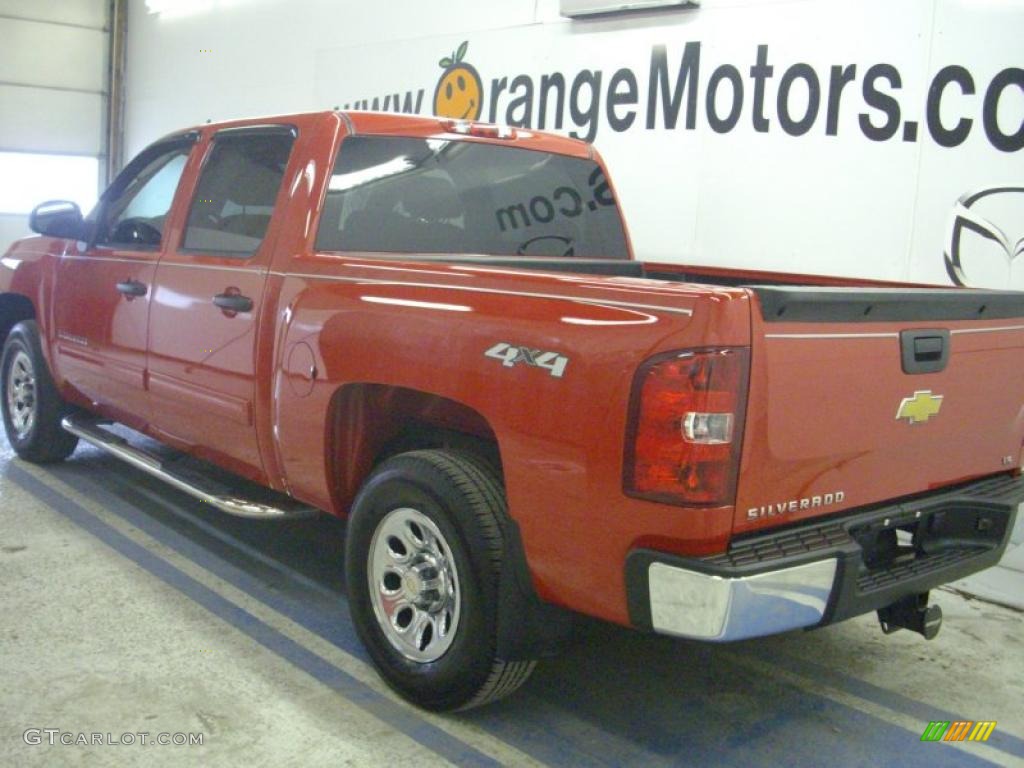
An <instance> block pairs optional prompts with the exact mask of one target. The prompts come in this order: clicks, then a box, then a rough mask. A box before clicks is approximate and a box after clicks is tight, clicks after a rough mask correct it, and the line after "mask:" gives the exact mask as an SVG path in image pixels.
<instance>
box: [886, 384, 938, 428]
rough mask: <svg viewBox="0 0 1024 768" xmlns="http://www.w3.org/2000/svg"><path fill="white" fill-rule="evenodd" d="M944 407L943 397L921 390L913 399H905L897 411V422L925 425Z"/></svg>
mask: <svg viewBox="0 0 1024 768" xmlns="http://www.w3.org/2000/svg"><path fill="white" fill-rule="evenodd" d="M941 407H942V395H933V394H932V391H931V390H930V389H919V390H917V391H916V392H915V393H914V394H913V395H912V396H911V397H904V398H903V402H901V403H900V407H899V409H898V410H897V411H896V420H897V421H899V420H900V419H906V420H907V423H908V424H924V423H925V422H926V421H928V419H930V418H931V417H932V416H935V415H936V414H937V413H938V412H939V409H940V408H941Z"/></svg>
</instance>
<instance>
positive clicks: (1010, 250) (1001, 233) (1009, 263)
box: [945, 184, 1024, 288]
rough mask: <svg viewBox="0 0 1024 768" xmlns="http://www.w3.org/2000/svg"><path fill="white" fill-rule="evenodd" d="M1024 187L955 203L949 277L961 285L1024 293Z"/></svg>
mask: <svg viewBox="0 0 1024 768" xmlns="http://www.w3.org/2000/svg"><path fill="white" fill-rule="evenodd" d="M1022 254H1024V184H1022V185H1005V186H998V187H991V188H989V189H983V190H980V191H978V192H970V193H968V194H966V195H964V196H963V197H961V198H960V199H959V200H957V202H956V206H955V207H954V209H953V218H952V220H951V222H950V230H949V240H948V241H947V244H946V254H945V255H946V271H947V272H949V277H950V279H951V280H952V281H953V282H954V283H956V284H957V285H963V286H970V287H972V288H1024V258H1018V257H1020V256H1021V255H1022Z"/></svg>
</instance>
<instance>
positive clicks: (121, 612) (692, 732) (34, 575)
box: [0, 438, 1024, 768]
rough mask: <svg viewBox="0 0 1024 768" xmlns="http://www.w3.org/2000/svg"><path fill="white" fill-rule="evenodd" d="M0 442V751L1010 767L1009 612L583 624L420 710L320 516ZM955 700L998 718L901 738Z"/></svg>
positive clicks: (977, 604) (1015, 678)
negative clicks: (528, 662) (922, 633)
mask: <svg viewBox="0 0 1024 768" xmlns="http://www.w3.org/2000/svg"><path fill="white" fill-rule="evenodd" d="M0 445H2V446H3V448H2V449H0V511H2V514H0V610H2V616H3V621H2V624H0V664H2V671H3V674H2V677H0V680H2V682H0V686H2V691H3V695H2V697H0V755H3V758H2V759H0V762H2V764H3V765H5V766H6V765H12V766H23V765H24V766H36V765H38V766H53V765H62V766H77V765H89V766H107V765H111V766H115V765H116V766H120V765H131V766H134V765H146V766H154V767H155V766H164V765H167V766H180V765H197V764H201V765H204V766H220V765H225V766H226V765H230V766H235V765H245V766H247V767H248V768H256V767H257V766H263V765H267V766H274V768H282V767H284V766H293V765H294V766H303V768H317V767H318V766H332V767H337V766H346V765H353V766H363V765H373V766H377V765H424V766H426V765H443V764H446V763H453V764H458V765H495V764H504V765H515V766H529V765H544V764H548V765H581V766H582V765H586V766H612V765H615V766H618V765H643V766H663V765H726V766H732V765H735V766H744V767H745V766H751V765H757V766H771V765H786V766H792V765H821V764H823V763H831V764H833V765H836V766H847V765H864V766H877V765H888V764H896V765H901V766H926V765H927V766H929V767H931V766H943V765H958V766H960V765H967V766H971V765H990V764H997V765H1024V738H1022V737H1024V709H1022V707H1021V703H1022V702H1024V664H1022V663H1021V658H1022V652H1024V647H1022V646H1024V632H1022V630H1024V616H1022V614H1021V613H1019V612H1016V611H1013V610H1009V609H1006V608H1002V607H999V606H995V605H991V604H988V603H985V602H981V601H977V600H966V599H964V598H963V597H962V596H960V595H958V594H955V593H952V592H941V591H940V592H938V593H936V594H935V599H936V602H938V603H939V604H940V605H941V606H942V608H943V610H944V612H945V616H946V622H945V625H944V627H943V630H942V632H941V633H940V635H939V637H938V638H937V639H935V640H934V641H932V642H926V641H925V640H923V639H922V638H920V637H918V636H917V635H912V634H910V633H907V632H900V633H897V634H896V635H893V636H891V637H886V636H883V635H882V634H881V632H880V631H879V630H878V628H877V625H876V622H875V618H874V616H866V617H861V618H859V619H855V620H852V621H848V622H845V623H843V624H840V625H837V626H834V627H827V628H825V629H822V630H819V631H815V632H809V633H791V634H789V635H785V636H780V637H773V638H766V639H761V640H755V641H748V642H744V643H739V644H735V645H730V646H711V645H702V644H698V643H690V642H682V641H675V640H670V639H667V638H661V637H652V636H642V635H640V634H637V633H633V632H629V631H626V630H623V629H620V628H617V627H612V626H607V625H602V624H599V623H597V622H584V623H582V624H581V626H580V627H579V632H578V635H579V637H578V639H577V641H576V642H575V644H574V645H573V647H572V648H571V650H570V651H569V652H567V653H566V654H565V655H564V656H562V657H560V658H558V659H554V660H549V661H546V662H543V663H542V664H541V665H540V666H539V668H538V670H537V672H536V673H535V675H534V677H533V678H532V680H531V681H530V682H529V683H528V684H527V686H526V687H525V688H524V689H523V690H522V691H521V692H520V693H519V694H518V695H516V696H514V697H513V698H512V699H510V700H507V701H505V702H502V703H500V704H498V705H495V706H493V707H490V708H488V709H484V710H481V711H476V712H473V713H469V714H465V715H459V716H452V717H437V716H432V715H427V714H424V713H422V712H419V711H417V710H415V709H413V708H411V707H409V706H407V705H405V704H404V703H402V702H400V701H399V700H397V699H396V698H394V697H393V696H392V695H391V694H390V693H388V692H387V691H386V689H385V688H384V686H383V685H382V684H381V683H380V682H379V680H378V679H377V677H376V675H375V674H374V672H373V670H372V669H371V668H370V667H369V665H368V663H367V659H366V655H365V653H364V652H363V650H362V649H361V647H360V646H359V644H358V641H357V640H356V638H355V634H354V632H353V629H352V626H351V623H350V620H349V617H348V612H347V607H346V604H345V600H344V588H343V584H342V582H341V551H342V538H343V527H342V526H341V525H339V524H337V523H336V522H333V521H330V520H312V521H302V522H290V523H253V522H247V521H241V520H234V519H230V518H227V517H224V516H222V515H219V514H218V513H216V512H213V511H212V510H210V509H208V508H204V505H202V504H200V503H198V502H194V501H192V500H190V499H189V498H188V497H185V496H183V495H182V494H179V493H177V492H175V491H172V490H170V489H167V488H166V487H164V486H162V485H160V484H159V483H157V482H155V481H151V480H150V479H148V478H146V477H145V476H143V475H142V474H141V473H138V472H136V471H134V470H132V469H130V468H128V467H125V466H123V465H120V464H118V463H117V462H116V461H115V460H113V459H110V458H107V457H105V456H103V455H101V454H99V453H98V452H96V451H94V450H92V449H90V448H88V447H82V448H79V450H78V452H76V454H75V455H74V457H73V458H72V459H71V460H70V461H68V462H66V463H65V464H62V465H59V466H56V467H48V468H45V469H43V468H39V467H34V466H32V465H29V464H26V463H24V462H21V461H19V460H14V459H12V458H11V454H10V450H9V449H8V448H7V447H6V443H5V442H3V440H2V438H0ZM957 719H968V720H996V721H998V725H997V727H996V730H995V732H994V734H993V735H992V737H991V738H990V740H989V741H988V742H987V743H984V744H976V743H967V744H956V745H950V744H945V743H922V742H921V741H920V737H921V733H922V732H923V730H924V729H925V726H926V725H927V723H928V722H929V721H930V720H957ZM28 729H39V730H40V731H42V729H57V730H58V731H59V732H61V733H65V734H68V735H66V736H64V738H65V740H72V741H73V740H75V739H76V738H77V737H78V734H86V736H85V738H86V739H87V740H88V739H89V738H91V737H90V736H89V734H92V733H98V734H102V737H101V738H102V739H104V740H108V737H107V734H109V735H110V739H109V740H113V741H118V740H120V739H121V738H122V735H123V734H140V733H147V734H148V736H147V737H146V739H147V742H151V741H153V740H154V739H155V738H157V734H160V733H166V734H179V733H184V734H189V733H196V734H202V737H203V744H202V745H201V746H195V745H193V746H175V745H152V744H150V743H147V744H146V745H145V746H143V745H142V744H141V743H139V742H140V741H141V738H142V737H141V736H138V735H135V736H134V740H135V743H134V744H130V745H129V744H117V743H115V744H94V745H62V744H60V742H59V739H60V736H59V735H57V736H55V739H56V740H57V743H55V744H53V745H50V744H48V743H47V741H48V738H49V737H48V735H47V734H46V733H45V732H43V733H40V734H39V739H40V740H41V741H42V743H41V744H27V743H26V741H25V732H26V730H28ZM30 737H31V734H30Z"/></svg>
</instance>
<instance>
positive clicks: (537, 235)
mask: <svg viewBox="0 0 1024 768" xmlns="http://www.w3.org/2000/svg"><path fill="white" fill-rule="evenodd" d="M738 213H739V217H738V224H737V225H738V226H741V225H742V212H738ZM666 226H671V224H670V223H669V222H666ZM32 227H33V229H34V230H35V231H36V232H38V233H40V234H41V235H42V236H41V237H30V238H26V239H24V240H21V241H19V242H17V243H15V244H14V245H13V246H11V248H10V249H9V250H8V251H7V253H6V255H5V257H4V258H3V259H2V260H0V338H5V339H6V343H5V345H4V351H3V359H2V381H0V383H2V407H3V418H4V424H5V427H6V430H7V434H8V437H9V440H10V442H11V444H12V445H13V447H14V449H15V450H16V451H17V453H18V454H19V455H20V456H22V457H23V458H25V459H27V460H30V461H36V462H48V461H56V460H60V459H63V458H65V457H67V456H68V455H69V454H70V453H71V452H72V451H73V450H74V448H75V445H76V442H77V440H78V439H80V438H81V439H84V440H86V441H88V442H90V443H93V444H95V445H97V446H100V447H101V448H103V449H105V450H107V451H110V452H111V453H113V454H115V455H117V456H119V457H121V458H122V459H124V460H126V461H128V462H130V463H131V464H133V465H135V466H136V467H139V468H140V469H142V470H144V471H146V472H149V473H151V474H153V475H156V476H158V477H161V478H163V479H164V480H166V481H168V482H169V483H171V484H173V485H174V486H176V487H178V488H180V489H182V490H184V491H186V492H188V493H191V494H193V495H194V496H196V497H198V498H200V499H203V500H204V501H206V502H208V503H209V504H211V505H213V506H215V507H217V508H219V509H222V510H224V511H226V512H230V513H233V514H240V515H247V516H250V517H259V518H271V519H273V518H280V517H282V516H288V515H303V514H310V513H315V512H317V511H325V512H327V513H330V514H334V515H339V516H343V517H347V518H348V525H347V529H346V530H347V533H346V543H345V546H346V557H345V563H344V567H345V572H346V580H347V585H348V599H349V603H350V607H351V613H352V616H353V619H354V622H355V625H356V628H357V630H358V632H359V634H360V636H361V638H362V640H363V641H364V643H365V645H366V647H367V649H368V651H369V653H370V655H371V657H372V659H373V661H374V662H375V664H376V665H377V667H378V668H379V670H380V672H381V674H382V675H383V677H384V678H385V679H386V680H387V682H388V683H389V684H390V685H391V686H392V687H394V688H395V689H396V690H397V691H399V692H400V693H401V694H402V695H404V696H406V697H407V698H409V699H410V700H412V701H414V702H416V703H417V704H419V705H421V706H424V707H428V708H432V709H437V710H446V709H456V708H464V707H469V706H474V705H477V704H481V703H485V702H487V701H490V700H493V699H496V698H498V697H501V696H503V695H505V694H508V693H509V692H511V691H513V690H514V689H516V688H517V687H518V686H519V685H520V684H521V683H522V682H523V681H524V680H525V679H526V678H527V676H528V675H529V674H530V671H531V670H532V669H533V666H534V663H535V659H537V658H538V657H541V656H544V655H547V654H550V653H553V652H554V651H555V650H557V648H558V647H559V646H560V645H561V644H562V642H563V641H564V640H565V638H566V636H567V634H568V631H569V628H570V626H571V617H572V615H573V612H578V613H583V614H589V615H591V616H596V617H599V618H601V619H605V620H608V621H613V622H617V623H619V624H623V625H628V626H633V627H636V628H638V629H642V630H648V631H651V630H653V631H655V632H660V633H665V634H670V635H676V636H681V637H689V638H700V639H703V640H708V641H728V640H736V639H741V638H749V637H756V636H760V635H766V634H770V633H776V632H782V631H785V630H790V629H795V628H809V627H817V626H821V625H824V624H828V623H832V622H836V621H839V620H842V619H844V618H847V617H850V616H853V615H857V614H861V613H864V612H867V611H871V610H877V611H878V612H879V618H880V621H881V624H882V628H883V629H884V630H886V631H893V630H895V629H899V628H909V629H912V630H915V631H917V632H920V633H921V634H923V635H925V636H926V637H931V636H933V635H934V633H935V632H936V631H937V630H938V626H939V622H940V620H941V614H940V613H939V612H938V609H937V608H936V607H934V606H932V607H929V605H928V600H927V596H928V590H929V589H931V588H934V587H936V586H937V585H940V584H943V583H945V582H948V581H950V580H952V579H957V578H961V577H963V576H964V575H966V574H968V573H971V572H974V571H977V570H979V569H982V568H985V567H987V566H989V565H992V564H993V563H995V562H996V561H997V560H998V559H999V557H1000V555H1001V553H1002V551H1003V549H1004V547H1005V545H1006V541H1007V539H1008V537H1009V533H1010V529H1011V527H1012V524H1013V520H1014V516H1015V513H1016V509H1017V505H1018V504H1019V503H1020V502H1021V501H1022V500H1024V479H1022V477H1021V459H1022V455H1021V454H1022V441H1024V375H1022V374H1024V294H1021V293H1014V292H1008V291H977V290H967V289H943V288H926V287H919V286H918V287H912V286H901V285H891V284H889V285H884V284H880V283H870V282H866V281H856V280H839V279H829V278H809V277H807V276H793V275H785V274H768V273H753V272H741V271H734V270H723V269H709V268H703V267H689V266H681V265H678V264H664V263H661V264H656V263H645V262H642V261H639V260H636V259H634V258H633V256H632V254H631V250H630V243H629V237H628V235H627V232H626V228H625V224H624V223H623V221H622V217H621V214H620V211H619V208H618V205H617V202H616V197H615V192H614V188H613V186H612V184H611V182H610V181H609V179H608V178H607V176H606V174H605V169H604V166H603V164H602V161H601V159H600V157H599V156H598V155H597V153H596V152H595V151H594V149H593V148H592V147H590V146H588V145H587V144H585V143H582V142H579V141H573V140H570V139H567V138H561V137H556V136H551V135H546V134H542V133H538V132H534V131H526V130H521V129H510V128H503V127H497V126H492V125H485V124H479V123H472V122H465V121H453V120H440V119H433V118H419V117H409V116H395V115H380V114H368V113H344V112H326V113H317V114H302V115H289V116H284V117H273V118H263V119H258V120H241V121H234V122H230V123H222V124H214V125H203V126H200V127H197V128H193V129H190V130H186V131H182V132H179V133H175V134H172V135H169V136H167V137H165V138H163V139H160V140H159V141H157V142H156V143H154V144H153V145H152V146H150V147H149V148H147V149H145V150H144V151H143V152H142V153H141V154H140V155H139V156H138V157H136V158H135V159H134V160H133V161H132V162H131V163H129V164H128V166H127V167H126V168H125V169H124V171H123V172H122V173H121V174H120V175H119V176H118V177H117V179H116V180H115V181H114V182H113V184H112V185H111V186H110V188H109V189H108V190H107V191H106V192H105V194H104V195H103V196H102V198H101V200H100V202H99V204H98V205H97V207H96V208H95V210H94V211H93V212H92V213H91V214H89V216H88V217H85V218H84V219H83V217H82V215H81V213H80V211H79V210H78V209H77V207H75V206H74V205H73V204H71V203H62V202H51V203H45V204H43V205H41V206H40V207H38V208H37V209H36V211H35V212H34V213H33V216H32ZM112 424H117V425H121V426H117V427H115V428H114V431H111V425H112ZM122 426H123V427H127V428H128V430H134V431H136V432H139V433H143V434H144V435H147V436H149V437H150V438H155V439H156V440H158V441H160V442H162V443H164V444H166V446H169V447H170V448H172V449H174V450H175V451H177V452H180V454H181V456H182V457H184V458H182V459H180V460H179V459H177V458H171V459H168V458H167V457H166V456H164V455H163V454H162V455H161V456H156V455H155V454H154V453H153V452H152V451H149V452H147V450H145V448H144V447H143V446H140V445H139V440H134V441H133V439H132V435H131V433H130V432H129V431H128V430H125V429H122ZM126 434H127V437H126V436H125V435H126ZM175 455H177V454H175ZM204 468H205V469H204ZM339 566H340V564H339Z"/></svg>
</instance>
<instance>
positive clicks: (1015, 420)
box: [733, 286, 1024, 534]
mask: <svg viewBox="0 0 1024 768" xmlns="http://www.w3.org/2000/svg"><path fill="white" fill-rule="evenodd" d="M750 290H751V291H752V292H753V293H754V295H755V296H756V299H757V301H756V302H755V305H756V306H757V307H759V309H760V311H758V309H754V310H753V317H752V334H751V338H752V349H751V378H750V393H749V399H748V407H747V419H746V427H745V430H744V441H743V450H742V454H741V456H742V459H741V466H740V477H739V485H738V489H737V501H736V511H735V521H734V526H733V530H734V533H737V534H740V533H748V532H753V531H756V530H761V529H765V528H769V527H773V526H778V525H785V524H789V523H792V522H795V521H798V520H802V519H807V518H811V517H820V516H823V515H827V514H831V513H835V512H839V511H841V510H844V509H851V508H860V507H864V506H868V505H871V504H875V503H879V502H884V501H888V500H892V499H895V498H899V497H903V496H908V495H912V494H915V493H920V492H923V491H928V490H931V489H935V488H939V487H942V486H946V485H950V484H954V483H958V482H962V481H966V480H970V479H973V478H977V477H981V476H984V475H989V474H993V473H998V472H1006V471H1009V470H1013V469H1014V468H1016V467H1019V466H1020V465H1021V459H1022V440H1024V293H1019V292H1010V291H971V290H948V289H941V288H937V289H907V290H901V289H870V290H860V289H856V288H838V289H828V288H804V287H776V286H750Z"/></svg>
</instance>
